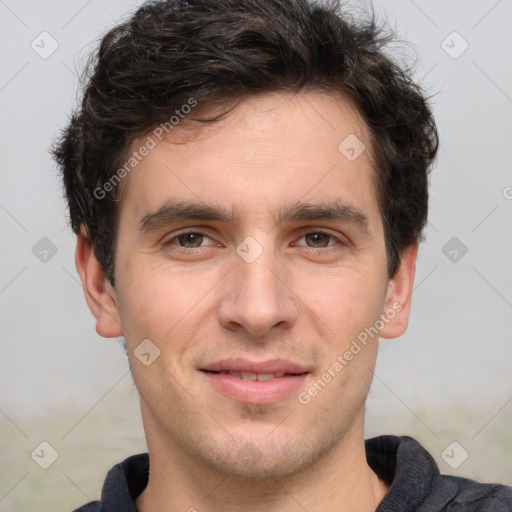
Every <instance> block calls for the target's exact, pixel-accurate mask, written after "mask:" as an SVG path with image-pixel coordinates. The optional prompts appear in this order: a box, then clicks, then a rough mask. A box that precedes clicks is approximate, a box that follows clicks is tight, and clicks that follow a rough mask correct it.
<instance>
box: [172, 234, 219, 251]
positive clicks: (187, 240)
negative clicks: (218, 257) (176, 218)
mask: <svg viewBox="0 0 512 512" xmlns="http://www.w3.org/2000/svg"><path fill="white" fill-rule="evenodd" d="M205 240H210V241H212V239H211V238H210V237H209V236H206V235H204V234H203V233H197V232H196V231H187V232H186V233H180V234H179V235H176V236H174V237H172V238H170V239H169V240H168V241H167V242H166V244H165V245H177V246H179V247H183V248H185V249H197V248H199V247H203V245H202V243H203V242H204V241H205Z"/></svg>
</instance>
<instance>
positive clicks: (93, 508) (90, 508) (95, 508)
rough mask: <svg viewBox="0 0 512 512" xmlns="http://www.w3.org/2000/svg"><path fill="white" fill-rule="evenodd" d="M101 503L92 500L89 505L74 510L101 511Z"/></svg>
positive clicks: (75, 511)
mask: <svg viewBox="0 0 512 512" xmlns="http://www.w3.org/2000/svg"><path fill="white" fill-rule="evenodd" d="M100 507H101V503H100V502H99V501H91V503H88V504H87V505H83V506H82V507H80V508H77V509H75V510H73V512H99V511H100Z"/></svg>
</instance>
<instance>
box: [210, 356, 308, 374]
mask: <svg viewBox="0 0 512 512" xmlns="http://www.w3.org/2000/svg"><path fill="white" fill-rule="evenodd" d="M201 370H205V371H208V372H222V371H226V372H249V373H290V374H296V375H298V374H300V373H309V371H310V370H309V369H308V368H307V367H306V366H304V365H301V364H298V363H294V362H292V361H287V360H286V359H269V360H268V361H261V362H256V361H249V360H248V359H242V358H236V359H222V360H220V361H215V362H214V363H210V364H208V365H206V366H203V367H202V368H201Z"/></svg>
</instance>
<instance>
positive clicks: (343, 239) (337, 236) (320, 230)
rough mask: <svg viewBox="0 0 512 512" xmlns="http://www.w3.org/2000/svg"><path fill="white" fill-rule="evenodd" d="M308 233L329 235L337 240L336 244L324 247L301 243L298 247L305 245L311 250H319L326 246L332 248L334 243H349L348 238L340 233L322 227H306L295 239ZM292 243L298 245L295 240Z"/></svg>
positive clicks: (324, 248)
mask: <svg viewBox="0 0 512 512" xmlns="http://www.w3.org/2000/svg"><path fill="white" fill-rule="evenodd" d="M310 234H319V235H326V236H329V237H331V238H332V239H334V240H335V241H336V242H337V244H335V245H328V246H326V247H308V246H307V245H302V244H301V245H300V246H299V247H306V248H308V249H313V250H319V249H321V250H326V249H328V248H333V247H335V246H336V245H347V244H348V243H349V242H348V239H347V238H346V237H345V236H344V235H342V234H341V233H338V234H334V233H331V232H330V231H327V230H325V229H324V228H318V229H315V228H314V227H313V228H311V227H308V228H307V229H304V230H302V231H301V234H300V236H299V238H297V240H300V239H301V238H304V237H305V236H306V235H310ZM293 244H294V245H296V246H297V245H298V244H297V243H296V242H293Z"/></svg>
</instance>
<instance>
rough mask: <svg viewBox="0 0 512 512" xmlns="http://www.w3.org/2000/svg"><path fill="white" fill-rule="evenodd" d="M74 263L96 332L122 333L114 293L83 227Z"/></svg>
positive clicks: (105, 333) (118, 334) (103, 334)
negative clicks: (92, 316) (93, 318)
mask: <svg viewBox="0 0 512 512" xmlns="http://www.w3.org/2000/svg"><path fill="white" fill-rule="evenodd" d="M75 264H76V269H77V270H78V274H79V275H80V280H81V281H82V287H83V289H84V295H85V300H86V301H87V305H88V306H89V309H90V310H91V313H92V314H93V315H94V317H95V318H96V332H97V333H98V334H99V335H100V336H104V337H105V338H116V337H118V336H122V334H123V329H122V328H121V320H120V317H119V311H118V309H117V299H116V293H115V290H114V288H113V287H112V285H111V284H110V282H109V280H108V279H107V277H106V276H105V273H104V271H103V268H102V266H101V265H100V263H99V262H98V260H97V259H96V254H95V253H94V249H93V247H92V245H91V241H90V239H89V237H88V236H87V234H86V231H85V229H84V228H83V227H82V229H81V230H80V233H79V234H78V235H77V241H76V251H75Z"/></svg>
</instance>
